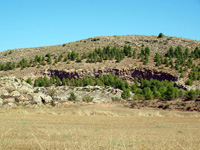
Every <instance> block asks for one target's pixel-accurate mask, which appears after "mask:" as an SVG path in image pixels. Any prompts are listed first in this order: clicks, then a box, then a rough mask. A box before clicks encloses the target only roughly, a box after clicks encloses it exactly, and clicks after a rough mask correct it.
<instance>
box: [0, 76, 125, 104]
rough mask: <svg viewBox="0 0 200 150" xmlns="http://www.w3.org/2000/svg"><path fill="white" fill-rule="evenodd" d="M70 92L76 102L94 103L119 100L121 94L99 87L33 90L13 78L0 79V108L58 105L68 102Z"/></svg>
mask: <svg viewBox="0 0 200 150" xmlns="http://www.w3.org/2000/svg"><path fill="white" fill-rule="evenodd" d="M72 92H73V93H74V94H75V96H76V101H79V102H81V101H85V102H95V103H99V102H112V101H115V100H120V99H121V93H122V91H121V90H119V89H113V88H111V87H99V86H94V87H93V86H86V87H76V88H73V87H68V86H60V87H49V88H34V87H33V86H31V85H29V84H27V83H26V82H24V81H22V80H20V79H17V78H15V77H0V107H6V108H7V107H8V108H9V107H11V108H12V107H17V106H23V107H38V106H41V105H49V106H52V105H60V104H61V103H65V102H67V101H68V98H69V96H70V93H72Z"/></svg>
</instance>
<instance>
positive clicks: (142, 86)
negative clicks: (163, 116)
mask: <svg viewBox="0 0 200 150" xmlns="http://www.w3.org/2000/svg"><path fill="white" fill-rule="evenodd" d="M29 82H30V81H29ZM52 85H56V86H61V85H62V86H65V85H67V86H76V87H82V86H88V85H91V86H95V85H98V86H110V87H114V88H116V89H120V90H122V91H123V92H122V95H121V97H122V98H123V99H128V98H130V97H131V94H130V92H132V93H134V96H133V99H135V100H137V99H144V100H151V99H162V100H174V99H177V98H185V99H187V100H193V99H194V98H195V97H197V96H198V95H199V90H196V91H193V90H190V91H187V92H186V91H184V90H182V89H178V88H177V87H175V86H174V83H173V82H172V81H168V80H163V81H159V80H155V79H151V80H147V79H141V80H140V81H138V80H135V82H134V84H132V85H130V84H129V83H128V82H127V81H123V80H122V79H120V78H119V77H118V76H115V75H112V74H110V75H103V76H102V75H100V76H99V77H97V78H94V77H89V76H87V75H86V76H85V78H81V79H74V78H71V79H66V78H62V79H60V78H59V77H57V76H55V75H53V76H52V77H51V78H50V79H48V78H47V77H46V76H44V77H39V78H38V79H36V80H35V82H34V86H35V87H37V86H39V87H49V86H52ZM189 95H190V96H189ZM191 95H192V96H191Z"/></svg>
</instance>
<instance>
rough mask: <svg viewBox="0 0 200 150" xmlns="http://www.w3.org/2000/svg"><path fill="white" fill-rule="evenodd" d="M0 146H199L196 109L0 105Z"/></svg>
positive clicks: (68, 149) (43, 149)
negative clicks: (10, 106) (13, 106)
mask: <svg viewBox="0 0 200 150" xmlns="http://www.w3.org/2000/svg"><path fill="white" fill-rule="evenodd" d="M0 118H1V120H0V141H1V142H0V149H3V150H5V149H18V150H19V149H20V150H21V149H24V150H28V149H31V150H34V149H41V150H47V149H48V150H49V149H59V150H62V149H66V150H73V149H75V150H77V149H81V150H85V149H92V150H101V149H102V150H104V149H108V150H111V149H124V150H126V149H130V150H132V149H136V150H137V149H138V150H143V149H147V150H149V149H152V150H155V149H162V150H169V149H175V150H179V149H180V150H184V149H192V150H197V149H199V148H200V114H199V113H196V112H175V111H160V110H134V109H129V108H122V107H111V106H109V107H98V106H82V107H78V106H77V107H76V108H60V109H58V108H53V109H10V110H8V109H7V110H6V109H1V110H0Z"/></svg>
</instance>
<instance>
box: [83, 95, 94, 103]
mask: <svg viewBox="0 0 200 150" xmlns="http://www.w3.org/2000/svg"><path fill="white" fill-rule="evenodd" d="M93 99H94V97H91V96H84V97H83V102H87V103H89V102H92V101H93Z"/></svg>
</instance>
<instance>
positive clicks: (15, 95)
mask: <svg viewBox="0 0 200 150" xmlns="http://www.w3.org/2000/svg"><path fill="white" fill-rule="evenodd" d="M10 95H11V96H14V97H19V96H20V95H21V94H20V93H19V92H18V91H13V92H12V93H11V94H10Z"/></svg>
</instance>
